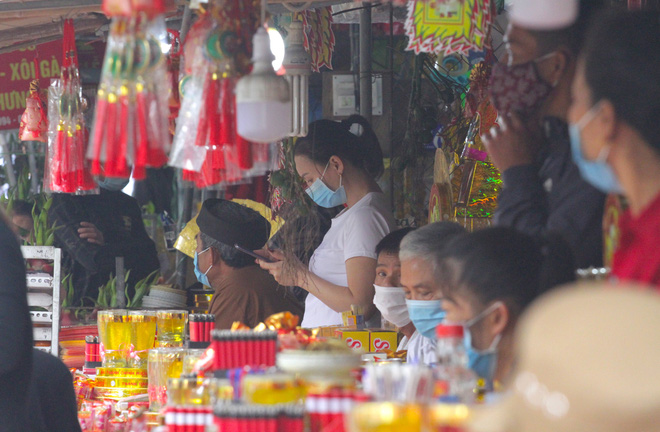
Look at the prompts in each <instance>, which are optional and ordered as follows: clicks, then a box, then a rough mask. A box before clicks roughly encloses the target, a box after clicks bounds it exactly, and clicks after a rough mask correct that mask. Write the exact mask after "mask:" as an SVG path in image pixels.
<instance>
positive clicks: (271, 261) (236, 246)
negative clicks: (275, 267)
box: [234, 244, 275, 263]
mask: <svg viewBox="0 0 660 432" xmlns="http://www.w3.org/2000/svg"><path fill="white" fill-rule="evenodd" d="M234 247H235V248H236V249H238V250H239V251H241V252H243V253H244V254H248V255H250V256H251V257H254V258H256V259H258V260H261V261H265V262H267V263H274V262H275V261H273V260H272V259H270V258H266V257H265V256H263V255H259V254H258V253H256V252H253V251H251V250H250V249H245V248H244V247H241V246H239V245H238V244H235V245H234Z"/></svg>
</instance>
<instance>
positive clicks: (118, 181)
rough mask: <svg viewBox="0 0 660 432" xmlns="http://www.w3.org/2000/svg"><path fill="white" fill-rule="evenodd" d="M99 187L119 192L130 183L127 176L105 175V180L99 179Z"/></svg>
mask: <svg viewBox="0 0 660 432" xmlns="http://www.w3.org/2000/svg"><path fill="white" fill-rule="evenodd" d="M96 183H98V185H99V187H100V188H102V189H105V190H109V191H112V192H118V191H120V190H122V189H124V188H125V187H126V185H128V179H127V178H116V177H105V178H104V179H103V180H98V181H97V182H96Z"/></svg>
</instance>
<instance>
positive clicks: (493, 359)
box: [463, 302, 502, 383]
mask: <svg viewBox="0 0 660 432" xmlns="http://www.w3.org/2000/svg"><path fill="white" fill-rule="evenodd" d="M501 304H502V303H500V302H496V303H493V304H492V305H491V306H490V307H488V308H487V309H486V310H484V311H483V312H481V313H480V314H479V315H477V316H476V317H474V318H472V319H471V320H469V321H467V322H465V323H464V324H463V334H464V336H463V344H464V347H465V353H466V354H467V357H468V367H469V368H470V369H472V370H473V371H474V373H475V374H477V376H478V377H479V378H483V379H485V380H486V381H487V382H489V383H492V381H493V375H494V374H495V366H497V345H498V344H499V343H500V339H501V338H502V336H501V335H499V334H498V335H497V336H495V339H493V342H492V343H491V344H490V347H488V349H485V350H478V349H476V348H475V347H473V346H472V334H471V333H470V327H472V326H473V325H475V324H476V323H478V322H479V321H481V320H482V319H484V318H485V317H486V316H488V314H490V313H491V312H493V311H494V310H495V309H496V308H497V307H498V306H500V305H501Z"/></svg>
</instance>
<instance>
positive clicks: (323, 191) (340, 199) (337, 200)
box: [305, 161, 346, 208]
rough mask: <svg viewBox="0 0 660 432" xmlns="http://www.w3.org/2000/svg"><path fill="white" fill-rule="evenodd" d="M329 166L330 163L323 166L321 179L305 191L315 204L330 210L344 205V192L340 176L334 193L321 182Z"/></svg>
mask: <svg viewBox="0 0 660 432" xmlns="http://www.w3.org/2000/svg"><path fill="white" fill-rule="evenodd" d="M329 165H330V161H328V163H327V164H326V165H325V169H324V170H323V174H321V178H318V179H316V181H315V182H314V183H312V185H311V186H310V187H308V188H307V189H306V190H305V192H307V195H309V197H310V198H311V199H312V200H313V201H314V202H315V203H316V204H318V205H319V206H321V207H325V208H332V207H337V206H340V205H342V204H346V190H345V189H344V186H342V184H341V174H340V175H339V187H338V188H337V190H336V191H332V189H330V188H329V187H328V185H326V184H325V183H324V182H323V176H325V172H326V171H327V170H328V166H329Z"/></svg>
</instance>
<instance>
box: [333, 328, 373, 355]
mask: <svg viewBox="0 0 660 432" xmlns="http://www.w3.org/2000/svg"><path fill="white" fill-rule="evenodd" d="M335 335H336V336H337V337H339V338H341V339H342V340H343V341H346V345H348V346H349V347H350V348H353V349H354V350H362V351H365V352H368V351H369V332H368V331H366V330H353V329H338V330H336V333H335Z"/></svg>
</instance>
